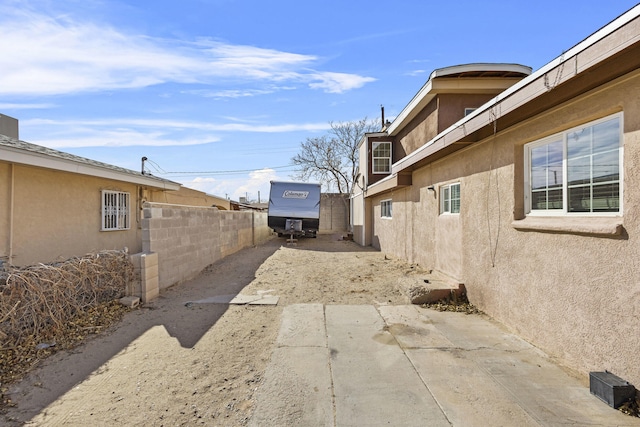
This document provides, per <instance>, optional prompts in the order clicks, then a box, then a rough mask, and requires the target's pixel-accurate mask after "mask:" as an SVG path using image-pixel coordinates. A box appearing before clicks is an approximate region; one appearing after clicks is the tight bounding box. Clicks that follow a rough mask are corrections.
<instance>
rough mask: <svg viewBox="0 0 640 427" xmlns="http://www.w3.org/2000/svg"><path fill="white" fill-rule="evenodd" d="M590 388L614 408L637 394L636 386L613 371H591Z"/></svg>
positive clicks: (592, 392)
mask: <svg viewBox="0 0 640 427" xmlns="http://www.w3.org/2000/svg"><path fill="white" fill-rule="evenodd" d="M589 390H590V391H591V394H593V395H595V396H597V397H599V398H600V399H601V400H602V401H604V402H605V403H606V404H608V405H609V406H611V407H612V408H614V409H618V406H620V405H622V404H623V403H625V402H626V401H628V400H629V399H633V398H634V397H635V395H636V388H635V387H634V386H633V385H631V384H629V383H628V382H627V381H625V380H623V379H622V378H620V377H618V376H616V375H614V374H612V373H611V372H607V371H604V372H590V373H589Z"/></svg>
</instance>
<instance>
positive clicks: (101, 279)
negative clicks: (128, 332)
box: [0, 251, 134, 406]
mask: <svg viewBox="0 0 640 427" xmlns="http://www.w3.org/2000/svg"><path fill="white" fill-rule="evenodd" d="M133 274H134V271H133V265H132V264H131V261H130V260H129V256H128V254H127V253H125V252H123V251H104V252H99V253H95V254H88V255H85V256H83V257H79V258H72V259H70V260H67V261H65V262H62V263H56V264H38V265H34V266H30V267H24V268H11V267H10V268H8V269H7V270H6V271H4V272H0V395H3V398H2V402H1V403H0V406H2V405H7V404H11V402H10V401H8V399H6V398H4V393H5V392H6V385H7V384H10V383H11V382H13V381H15V380H17V379H20V378H21V377H22V376H23V375H24V374H25V373H26V372H27V371H28V370H29V369H31V368H32V367H33V366H35V365H36V364H37V363H38V362H39V361H40V360H42V359H43V358H45V357H46V356H48V355H49V354H51V353H53V352H54V351H56V350H59V349H64V348H72V347H74V346H75V345H76V344H77V343H78V342H79V341H81V340H82V339H83V338H85V337H86V336H87V335H90V334H95V333H98V332H100V331H101V330H102V329H104V328H106V327H107V326H109V325H111V324H113V323H114V322H115V321H117V320H119V319H120V318H121V317H122V315H123V314H124V312H125V311H126V308H125V307H124V306H122V305H121V304H119V303H118V299H119V298H120V297H122V296H124V293H125V290H126V287H127V285H128V283H129V281H130V280H132V278H133Z"/></svg>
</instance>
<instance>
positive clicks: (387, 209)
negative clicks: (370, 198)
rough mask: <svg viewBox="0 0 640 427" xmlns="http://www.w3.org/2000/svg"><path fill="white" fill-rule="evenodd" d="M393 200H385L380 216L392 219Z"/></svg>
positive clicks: (382, 203)
mask: <svg viewBox="0 0 640 427" xmlns="http://www.w3.org/2000/svg"><path fill="white" fill-rule="evenodd" d="M391 206H392V201H391V199H388V200H383V201H381V202H380V216H381V217H382V218H391Z"/></svg>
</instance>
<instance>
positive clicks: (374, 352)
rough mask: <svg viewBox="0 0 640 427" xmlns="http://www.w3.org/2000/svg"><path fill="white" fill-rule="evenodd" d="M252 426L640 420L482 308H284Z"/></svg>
mask: <svg viewBox="0 0 640 427" xmlns="http://www.w3.org/2000/svg"><path fill="white" fill-rule="evenodd" d="M250 425H252V426H267V425H268V426H275V425H305V426H306V425H309V426H340V427H342V426H361V425H367V426H382V425H385V426H386V425H402V426H424V425H430V426H461V427H462V426H464V427H467V426H472V427H473V426H482V427H484V426H487V425H491V426H509V427H511V426H514V425H518V426H551V425H567V426H569V425H576V426H577V425H580V426H586V425H593V426H595V425H597V426H636V427H638V426H640V420H639V419H637V418H632V417H629V416H626V415H624V414H622V413H621V412H619V411H616V410H613V409H612V408H610V407H609V406H607V405H606V404H604V403H603V402H601V401H600V400H599V399H598V398H597V397H595V396H592V395H591V394H590V392H589V388H588V385H586V384H584V383H583V382H581V380H580V379H579V378H577V377H575V376H573V375H570V374H569V373H568V372H567V371H565V370H563V369H562V368H561V367H560V366H559V365H557V364H555V363H554V361H553V360H551V359H550V358H549V357H547V356H546V355H545V354H544V353H543V352H542V351H540V350H539V349H537V348H536V347H534V346H532V345H531V344H529V343H527V342H526V341H524V340H522V339H520V338H518V337H517V336H515V335H513V334H510V333H508V332H507V331H506V330H504V328H502V327H501V326H500V325H499V324H497V323H495V322H493V321H491V320H490V319H488V318H486V317H484V316H479V315H467V314H464V313H450V312H438V311H434V310H428V309H423V308H420V307H417V306H415V305H404V306H371V305H345V306H339V305H327V306H323V305H321V304H297V305H293V306H287V307H285V308H284V311H283V316H282V323H281V328H280V334H279V336H278V341H277V348H276V349H275V350H274V352H273V354H272V356H271V361H270V363H269V367H268V369H267V372H266V374H265V379H264V383H263V384H262V386H261V387H260V388H259V389H258V391H257V404H256V409H255V411H254V415H253V417H252V419H251V422H250Z"/></svg>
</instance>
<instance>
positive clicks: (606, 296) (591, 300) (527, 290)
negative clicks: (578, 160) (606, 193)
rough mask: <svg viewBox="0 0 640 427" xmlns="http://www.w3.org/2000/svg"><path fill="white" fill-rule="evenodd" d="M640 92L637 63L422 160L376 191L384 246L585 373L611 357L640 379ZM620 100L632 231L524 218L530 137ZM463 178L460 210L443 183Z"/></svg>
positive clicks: (376, 226)
mask: <svg viewBox="0 0 640 427" xmlns="http://www.w3.org/2000/svg"><path fill="white" fill-rule="evenodd" d="M638 93H640V72H635V73H633V74H630V75H627V76H625V77H622V78H619V79H618V80H616V81H614V82H612V83H610V84H608V85H606V86H603V87H600V88H598V89H595V90H592V91H591V92H588V93H586V94H584V95H582V96H580V97H578V98H575V99H573V100H571V101H569V102H566V103H564V104H562V105H560V106H558V107H557V108H554V109H552V110H549V111H545V112H544V113H542V114H539V115H538V116H536V117H534V118H532V119H530V120H527V121H524V122H520V123H518V124H517V125H515V126H512V127H511V128H509V129H501V128H500V122H498V128H497V133H496V134H495V135H490V136H488V137H487V138H486V139H484V140H482V141H478V142H477V143H474V144H472V145H470V146H469V147H467V148H465V149H462V150H460V151H457V152H456V153H454V154H451V155H449V156H447V157H445V158H443V159H441V160H438V161H436V162H433V163H430V164H427V165H426V166H424V167H421V168H419V169H416V170H414V171H413V173H412V183H413V185H412V186H411V187H408V188H400V189H395V190H393V191H391V192H388V193H385V194H379V195H376V196H375V197H374V198H371V199H373V200H372V203H373V206H374V209H373V212H374V218H373V232H372V234H373V236H374V246H375V247H377V248H378V249H380V250H381V251H383V252H385V253H390V254H392V255H394V256H398V257H402V258H404V259H406V260H408V261H410V262H417V263H418V264H420V265H421V266H423V267H425V268H436V269H437V270H440V271H442V272H444V273H447V274H448V275H450V276H452V277H454V278H457V279H459V280H460V281H461V282H463V283H465V286H466V289H467V291H468V295H469V298H470V300H471V301H472V302H473V303H474V304H475V305H477V306H478V307H479V308H480V309H481V310H483V311H485V312H486V313H487V314H489V315H490V316H492V317H493V318H495V319H497V320H498V321H500V322H501V323H503V324H504V325H507V326H508V327H509V328H511V329H512V330H514V331H515V332H517V333H518V334H520V335H521V336H523V337H524V338H525V339H527V340H529V341H531V342H532V343H534V344H535V345H536V346H538V347H540V348H542V349H543V350H545V351H547V352H548V353H549V354H551V355H552V356H555V357H558V358H559V360H560V361H561V362H562V363H564V364H566V365H567V366H569V367H571V368H573V369H576V370H578V371H580V372H582V373H584V374H585V375H586V373H588V372H589V371H594V370H605V369H606V370H609V371H611V372H614V373H615V374H616V375H619V376H621V377H623V378H625V379H626V380H628V381H630V382H631V383H634V384H640V371H638V369H637V367H638V366H640V352H639V351H638V346H637V339H636V337H637V336H638V325H637V319H638V318H640V281H639V280H638V272H639V271H640V214H639V212H640V101H639V98H638ZM617 112H623V152H624V160H623V217H622V222H623V226H624V231H623V233H622V235H620V236H616V235H609V236H604V235H602V234H598V233H595V234H594V233H589V232H585V231H584V229H582V228H579V227H576V223H577V222H576V221H584V220H583V219H582V220H580V219H578V220H576V219H575V218H569V217H562V218H560V219H555V220H554V219H552V220H553V221H555V223H556V224H561V228H562V229H561V230H550V229H549V230H530V231H524V230H523V229H522V228H517V227H518V223H519V220H522V219H523V218H524V197H523V195H524V178H523V177H524V158H523V152H524V150H523V147H524V145H525V144H526V143H529V142H532V141H536V140H538V139H540V138H543V137H546V136H549V135H552V134H555V133H557V132H560V131H564V130H567V129H569V128H571V127H574V126H577V125H580V124H584V123H588V122H590V121H593V120H597V119H600V118H603V117H607V116H609V115H611V114H615V113H617ZM456 181H457V182H460V184H461V191H460V193H461V208H460V213H459V214H458V215H440V214H439V198H440V194H439V188H440V187H441V186H442V185H444V184H447V183H452V182H456ZM429 186H433V187H434V190H435V191H433V190H429V189H428V188H427V187H429ZM390 197H392V198H393V218H392V219H383V218H380V201H381V200H384V199H388V198H390ZM614 219H615V218H614ZM610 220H611V218H609V219H606V218H605V219H604V220H602V219H599V218H597V217H590V218H588V219H587V220H586V221H587V223H588V224H591V225H594V224H596V225H597V224H599V223H600V222H602V221H610ZM595 229H598V227H595Z"/></svg>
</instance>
